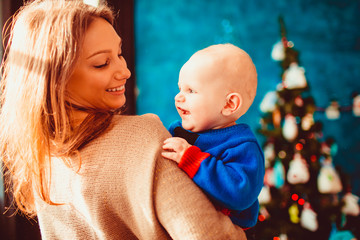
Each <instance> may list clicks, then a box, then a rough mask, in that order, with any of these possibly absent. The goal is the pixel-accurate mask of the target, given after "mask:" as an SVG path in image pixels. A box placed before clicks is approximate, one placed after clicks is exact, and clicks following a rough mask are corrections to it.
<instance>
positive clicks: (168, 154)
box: [161, 137, 191, 163]
mask: <svg viewBox="0 0 360 240" xmlns="http://www.w3.org/2000/svg"><path fill="white" fill-rule="evenodd" d="M189 147H191V145H190V144H189V143H188V142H187V141H186V140H185V139H183V138H179V137H172V138H168V139H166V140H165V141H164V145H163V149H164V150H165V152H162V153H161V155H162V156H163V157H164V158H167V159H170V160H173V161H175V162H177V163H179V162H180V159H181V157H182V156H183V155H184V153H185V151H186V150H187V149H188V148H189Z"/></svg>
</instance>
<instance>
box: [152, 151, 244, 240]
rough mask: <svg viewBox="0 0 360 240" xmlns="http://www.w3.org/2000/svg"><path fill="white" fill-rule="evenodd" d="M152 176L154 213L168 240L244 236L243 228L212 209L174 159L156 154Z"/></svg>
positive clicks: (238, 237) (210, 239)
mask: <svg viewBox="0 0 360 240" xmlns="http://www.w3.org/2000/svg"><path fill="white" fill-rule="evenodd" d="M155 179H156V181H155V186H154V195H155V196H154V198H155V209H156V213H157V216H158V218H159V221H160V222H161V224H162V225H163V227H164V228H165V230H166V231H167V232H168V233H169V235H170V236H171V238H172V239H175V240H176V239H187V240H194V239H201V240H202V239H207V240H212V239H214V240H215V239H216V240H221V239H224V240H225V239H226V240H232V239H234V240H235V239H237V240H242V239H246V237H245V233H244V231H243V230H242V229H241V228H240V227H239V226H236V225H234V224H233V223H232V222H231V220H230V218H229V217H228V216H226V215H224V214H222V213H221V212H219V211H216V209H215V208H214V206H213V204H212V203H211V202H210V201H209V200H208V198H207V197H206V195H204V193H203V192H202V191H201V190H200V189H199V188H198V187H197V186H196V185H195V184H194V182H193V181H192V180H191V179H190V178H189V177H188V176H187V175H186V174H185V173H184V172H183V171H182V170H181V169H179V168H178V167H177V166H176V163H175V162H172V161H167V160H165V159H163V158H161V157H159V159H158V161H157V166H156V175H155Z"/></svg>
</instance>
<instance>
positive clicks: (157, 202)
mask: <svg viewBox="0 0 360 240" xmlns="http://www.w3.org/2000/svg"><path fill="white" fill-rule="evenodd" d="M167 137H169V133H168V132H167V130H166V129H165V128H164V127H163V125H162V124H161V122H160V120H159V119H157V118H156V117H154V116H150V115H144V116H115V117H114V120H113V124H112V127H111V129H110V130H108V131H107V132H106V133H105V134H104V135H102V136H100V137H99V138H97V139H96V140H93V141H92V142H91V143H90V144H88V145H87V146H86V147H85V148H84V149H83V150H81V152H80V154H81V163H82V165H81V168H80V170H79V171H78V172H76V170H77V168H76V166H74V169H75V171H74V170H71V169H70V168H68V167H66V166H65V165H64V163H63V162H62V161H61V160H59V159H53V166H52V171H53V172H52V179H51V181H52V182H51V184H52V185H51V193H50V196H51V199H52V200H53V201H55V202H56V203H62V204H63V205H58V206H53V205H52V206H50V205H47V204H45V203H44V202H42V201H40V200H38V202H37V209H38V219H39V223H40V229H41V234H42V238H43V239H65V240H76V239H81V240H91V239H125V240H127V239H151V240H152V239H156V240H157V239H161V240H162V239H182V240H191V239H201V240H208V239H217V240H219V239H246V237H245V234H244V232H243V231H242V230H241V229H240V228H239V227H237V226H234V225H233V224H232V222H231V221H230V219H229V218H228V217H227V216H225V215H223V214H222V213H220V212H217V211H216V210H215V209H214V207H213V205H212V204H211V203H210V202H209V200H208V199H207V198H206V197H205V195H204V194H203V193H202V192H201V190H199V188H197V187H196V185H195V184H194V183H193V182H192V181H191V179H190V178H189V177H188V176H187V175H186V174H185V173H184V172H182V170H180V169H179V168H178V167H177V166H176V164H175V163H174V162H171V161H169V160H165V159H163V158H162V157H161V151H162V150H161V146H162V143H163V140H164V139H165V138H167ZM73 161H74V162H75V161H76V159H74V160H73Z"/></svg>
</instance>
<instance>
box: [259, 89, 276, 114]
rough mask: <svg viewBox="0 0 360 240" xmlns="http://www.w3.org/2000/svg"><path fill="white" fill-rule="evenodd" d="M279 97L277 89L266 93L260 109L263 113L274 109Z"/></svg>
mask: <svg viewBox="0 0 360 240" xmlns="http://www.w3.org/2000/svg"><path fill="white" fill-rule="evenodd" d="M277 99H278V97H277V93H276V92H275V91H271V92H268V93H266V94H265V96H264V98H263V100H262V101H261V103H260V110H261V111H262V112H263V113H266V112H272V111H274V110H275V106H276V101H277Z"/></svg>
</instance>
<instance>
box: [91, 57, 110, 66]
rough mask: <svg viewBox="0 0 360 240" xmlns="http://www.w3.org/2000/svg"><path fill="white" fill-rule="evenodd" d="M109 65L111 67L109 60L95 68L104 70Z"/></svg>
mask: <svg viewBox="0 0 360 240" xmlns="http://www.w3.org/2000/svg"><path fill="white" fill-rule="evenodd" d="M107 65H109V59H108V60H106V62H105V63H104V64H100V65H95V66H94V67H95V68H104V67H106V66H107Z"/></svg>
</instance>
